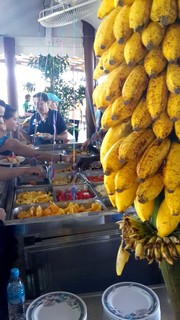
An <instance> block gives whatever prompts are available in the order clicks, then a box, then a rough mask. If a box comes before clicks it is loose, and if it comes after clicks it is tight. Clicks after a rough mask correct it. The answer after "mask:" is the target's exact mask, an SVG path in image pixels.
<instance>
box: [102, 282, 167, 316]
mask: <svg viewBox="0 0 180 320" xmlns="http://www.w3.org/2000/svg"><path fill="white" fill-rule="evenodd" d="M102 305H103V309H104V313H105V314H106V315H107V317H108V319H111V320H125V319H126V320H127V319H129V320H135V319H136V320H160V319H161V310H160V302H159V298H158V296H157V295H156V293H155V292H154V291H153V290H151V289H150V288H149V287H147V286H144V285H142V284H140V283H136V282H121V283H117V284H114V285H112V286H110V287H109V288H107V289H106V290H105V291H104V293H103V295H102Z"/></svg>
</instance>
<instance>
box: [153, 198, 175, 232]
mask: <svg viewBox="0 0 180 320" xmlns="http://www.w3.org/2000/svg"><path fill="white" fill-rule="evenodd" d="M179 222H180V215H179V216H172V214H171V210H170V209H169V207H168V205H167V202H166V200H165V199H164V200H163V202H162V203H161V205H160V207H159V210H158V213H157V217H156V227H157V230H158V236H160V237H161V238H163V237H166V236H168V235H169V234H171V233H172V232H173V231H175V230H176V228H177V226H178V224H179Z"/></svg>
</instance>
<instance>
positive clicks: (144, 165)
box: [137, 138, 171, 181]
mask: <svg viewBox="0 0 180 320" xmlns="http://www.w3.org/2000/svg"><path fill="white" fill-rule="evenodd" d="M170 146H171V142H170V139H168V138H166V139H165V140H163V141H159V140H158V139H155V140H154V141H153V142H152V143H151V144H150V145H149V147H148V148H147V149H146V150H145V152H144V153H143V155H142V157H141V159H140V161H139V162H138V164H137V175H138V178H139V180H141V181H144V180H145V179H147V178H148V177H151V176H153V175H155V174H156V173H157V172H158V170H159V168H160V167H161V165H162V164H163V161H164V160H165V159H166V157H167V154H168V152H169V150H170Z"/></svg>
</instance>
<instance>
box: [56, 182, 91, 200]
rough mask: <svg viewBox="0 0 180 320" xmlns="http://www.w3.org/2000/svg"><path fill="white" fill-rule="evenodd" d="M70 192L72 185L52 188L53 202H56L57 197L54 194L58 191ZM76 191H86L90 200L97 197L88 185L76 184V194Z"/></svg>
mask: <svg viewBox="0 0 180 320" xmlns="http://www.w3.org/2000/svg"><path fill="white" fill-rule="evenodd" d="M71 190H72V185H67V186H53V194H54V199H55V201H58V199H57V196H56V193H57V192H58V191H63V192H70V191H71ZM77 191H88V192H89V193H90V194H91V196H92V198H95V197H96V196H97V195H96V193H95V192H94V189H93V188H92V187H91V186H90V185H88V184H76V192H77ZM92 198H90V199H92ZM88 200H89V199H88Z"/></svg>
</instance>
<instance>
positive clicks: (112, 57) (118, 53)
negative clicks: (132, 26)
mask: <svg viewBox="0 0 180 320" xmlns="http://www.w3.org/2000/svg"><path fill="white" fill-rule="evenodd" d="M124 46H125V44H119V43H118V42H117V41H114V42H113V44H112V45H111V46H110V47H109V49H108V56H107V59H108V63H109V64H110V65H114V64H117V63H122V62H123V60H124Z"/></svg>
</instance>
